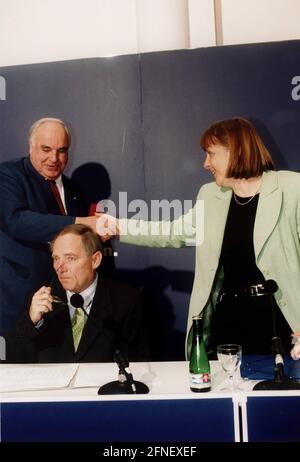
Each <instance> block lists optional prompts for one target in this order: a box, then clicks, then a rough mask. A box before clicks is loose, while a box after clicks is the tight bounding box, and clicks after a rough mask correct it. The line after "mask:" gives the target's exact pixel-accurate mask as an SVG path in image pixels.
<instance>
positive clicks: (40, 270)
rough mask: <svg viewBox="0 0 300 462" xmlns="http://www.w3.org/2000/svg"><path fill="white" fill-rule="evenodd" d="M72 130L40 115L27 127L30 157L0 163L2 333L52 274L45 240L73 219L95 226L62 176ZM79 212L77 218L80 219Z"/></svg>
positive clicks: (49, 239)
mask: <svg viewBox="0 0 300 462" xmlns="http://www.w3.org/2000/svg"><path fill="white" fill-rule="evenodd" d="M69 146H70V132H69V130H68V128H67V126H66V125H65V123H64V122H63V121H62V120H60V119H54V118H43V119H40V120H38V121H37V122H35V123H34V124H33V126H32V127H31V129H30V132H29V157H23V158H21V159H17V160H14V161H8V162H4V163H3V164H1V165H0V201H1V208H0V264H1V270H0V335H1V334H2V333H5V331H6V330H7V329H8V328H9V327H10V326H11V325H12V324H13V323H14V321H15V319H16V317H17V315H18V313H19V312H20V310H21V309H22V308H23V307H24V303H25V300H26V297H27V296H28V294H29V292H30V291H32V290H35V289H36V288H37V287H39V286H40V285H41V283H42V282H44V281H49V282H50V280H51V275H52V273H53V269H52V264H51V257H50V253H49V248H48V242H49V241H51V239H53V236H54V235H55V234H56V233H57V232H58V231H59V230H61V229H62V228H64V227H65V226H67V225H68V224H71V223H75V222H76V223H84V224H87V225H89V226H91V227H93V228H94V226H95V220H96V218H95V217H85V215H87V213H86V210H85V207H84V206H83V203H82V201H81V199H80V195H79V192H78V191H77V189H76V187H75V185H74V184H73V183H72V182H71V181H70V180H69V179H68V178H67V177H66V176H65V175H63V171H64V169H65V167H66V164H67V161H68V151H69ZM80 217H81V218H80Z"/></svg>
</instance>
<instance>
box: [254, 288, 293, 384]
mask: <svg viewBox="0 0 300 462" xmlns="http://www.w3.org/2000/svg"><path fill="white" fill-rule="evenodd" d="M273 282H274V283H275V281H273ZM275 284H276V283H275ZM276 286H277V284H276ZM277 289H278V286H277V287H276V290H277ZM276 290H269V292H267V293H266V295H268V297H269V301H270V305H271V312H272V324H273V335H274V336H273V338H272V347H271V350H272V353H273V355H274V359H275V366H274V379H273V380H263V381H262V382H258V383H257V384H256V385H255V386H254V387H253V390H300V382H298V381H297V380H292V379H290V378H289V377H287V376H286V375H285V374H284V361H283V347H282V343H281V339H280V337H278V335H277V328H276V320H275V307H274V298H273V293H274V292H276Z"/></svg>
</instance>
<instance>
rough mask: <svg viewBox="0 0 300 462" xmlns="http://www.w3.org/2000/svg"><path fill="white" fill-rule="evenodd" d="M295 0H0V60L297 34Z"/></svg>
mask: <svg viewBox="0 0 300 462" xmlns="http://www.w3.org/2000/svg"><path fill="white" fill-rule="evenodd" d="M299 17H300V0H0V66H8V65H14V64H25V63H36V62H47V61H59V60H68V59H77V58H85V57H98V56H111V55H119V54H129V53H138V52H145V51H157V50H170V49H179V48H189V47H190V48H198V47H203V46H214V45H216V44H218V45H228V44H235V43H249V42H260V41H273V40H279V41H280V40H288V39H299V38H300V26H299Z"/></svg>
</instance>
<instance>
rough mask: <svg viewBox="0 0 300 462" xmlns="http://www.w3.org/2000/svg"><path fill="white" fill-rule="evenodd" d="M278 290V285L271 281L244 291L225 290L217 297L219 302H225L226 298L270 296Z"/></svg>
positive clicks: (249, 287) (246, 288)
mask: <svg viewBox="0 0 300 462" xmlns="http://www.w3.org/2000/svg"><path fill="white" fill-rule="evenodd" d="M277 289H278V285H277V283H276V282H275V281H273V280H272V279H269V280H268V281H265V282H261V283H260V284H254V285H251V286H248V287H245V288H244V289H239V290H226V291H225V292H223V293H221V295H219V302H222V301H225V299H226V298H230V299H235V298H238V297H244V298H245V297H260V296H263V295H272V294H274V293H275V292H276V291H277Z"/></svg>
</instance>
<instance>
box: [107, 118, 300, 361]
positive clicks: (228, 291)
mask: <svg viewBox="0 0 300 462" xmlns="http://www.w3.org/2000/svg"><path fill="white" fill-rule="evenodd" d="M201 146H202V148H203V149H204V150H205V152H206V159H205V162H204V168H206V169H207V170H209V171H210V172H211V173H212V175H213V176H214V182H213V183H209V184H206V185H204V186H203V187H201V189H200V191H199V194H198V197H197V202H196V205H195V206H194V208H193V209H192V210H190V211H189V212H188V213H187V214H186V215H184V216H182V217H180V218H179V219H177V220H175V221H173V222H159V223H155V222H147V221H142V220H126V219H120V220H118V222H117V226H118V233H119V234H120V240H121V242H124V243H129V244H135V245H143V246H154V247H181V246H184V245H186V243H187V241H188V244H189V245H190V241H191V237H194V238H196V263H195V278H194V285H193V290H192V295H191V301H190V308H189V316H188V326H187V332H188V333H189V332H190V328H191V325H192V317H193V316H194V315H196V314H199V313H200V312H203V313H204V319H205V322H204V325H205V332H204V334H205V341H206V345H207V347H208V349H209V350H211V351H212V350H213V349H215V347H216V345H217V344H218V343H225V342H226V343H229V342H230V343H241V344H242V346H243V350H244V352H245V353H248V354H264V353H268V352H269V351H270V342H271V337H273V334H274V331H273V327H272V316H273V315H274V317H275V324H276V329H277V334H279V335H280V336H281V337H282V340H283V343H284V344H285V346H286V349H287V348H289V349H290V343H291V338H290V335H291V333H292V331H299V330H300V174H299V173H295V172H290V171H275V167H274V163H273V160H272V158H271V156H270V154H269V152H268V151H267V149H266V147H265V146H264V144H263V142H262V140H261V138H260V137H259V135H258V133H257V131H256V129H255V128H254V126H253V125H252V124H251V123H250V122H249V121H247V120H246V119H243V118H240V117H236V118H233V119H228V120H224V121H221V122H217V123H215V124H213V125H212V126H211V127H209V128H208V130H206V132H205V133H204V134H203V135H202V138H201ZM199 211H200V212H203V213H199ZM201 216H202V219H201ZM106 218H107V217H106ZM103 219H104V217H102V223H103ZM106 224H107V222H106ZM113 224H115V221H114V219H112V218H109V225H108V228H107V235H106V237H107V236H108V235H110V234H112V231H110V230H109V226H111V225H113ZM101 233H102V234H103V229H102V230H101ZM269 279H272V280H275V281H276V283H277V284H278V290H276V292H275V294H274V296H275V299H274V304H273V305H274V309H273V315H272V310H271V303H270V300H271V298H270V296H267V295H265V296H262V297H261V296H259V297H258V296H254V294H255V293H257V292H258V293H259V292H260V287H262V288H264V283H265V281H266V280H269ZM262 291H263V289H262ZM250 293H251V295H250ZM188 338H189V336H188ZM189 343H190V342H189V341H188V342H187V346H188V347H189Z"/></svg>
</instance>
